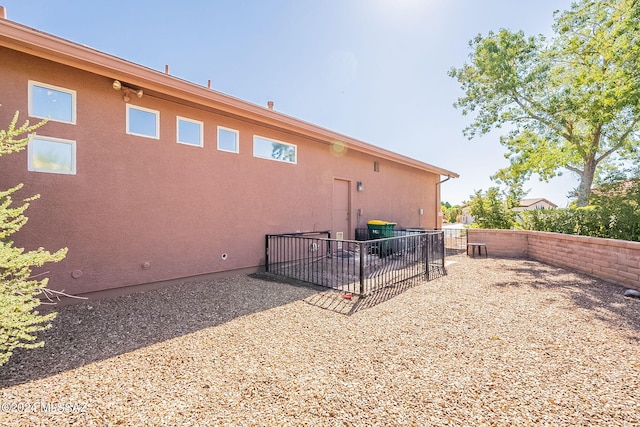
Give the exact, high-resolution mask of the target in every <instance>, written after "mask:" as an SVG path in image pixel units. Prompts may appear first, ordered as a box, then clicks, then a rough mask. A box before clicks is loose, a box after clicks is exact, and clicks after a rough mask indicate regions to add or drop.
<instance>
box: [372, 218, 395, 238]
mask: <svg viewBox="0 0 640 427" xmlns="http://www.w3.org/2000/svg"><path fill="white" fill-rule="evenodd" d="M395 226H396V223H395V222H387V221H380V220H378V219H372V220H371V221H369V222H368V223H367V228H368V229H369V238H370V239H384V238H385V237H393V228H394V227H395Z"/></svg>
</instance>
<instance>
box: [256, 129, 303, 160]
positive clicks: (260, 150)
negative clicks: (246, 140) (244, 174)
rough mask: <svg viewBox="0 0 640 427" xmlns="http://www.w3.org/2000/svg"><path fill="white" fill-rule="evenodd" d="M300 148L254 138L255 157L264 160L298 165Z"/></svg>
mask: <svg viewBox="0 0 640 427" xmlns="http://www.w3.org/2000/svg"><path fill="white" fill-rule="evenodd" d="M297 149H298V147H297V146H295V145H293V144H288V143H286V142H280V141H276V140H274V139H269V138H264V137H262V136H257V135H254V136H253V156H254V157H260V158H263V159H270V160H277V161H280V162H286V163H294V164H295V163H297V161H298V159H297V154H298V153H297Z"/></svg>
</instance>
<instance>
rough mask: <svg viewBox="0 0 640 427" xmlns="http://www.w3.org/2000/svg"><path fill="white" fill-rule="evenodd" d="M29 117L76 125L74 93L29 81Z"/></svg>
mask: <svg viewBox="0 0 640 427" xmlns="http://www.w3.org/2000/svg"><path fill="white" fill-rule="evenodd" d="M29 115H30V116H31V117H38V118H41V119H49V120H52V121H55V122H62V123H69V124H75V123H76V91H75V90H70V89H65V88H61V87H57V86H52V85H48V84H44V83H38V82H34V81H31V80H29Z"/></svg>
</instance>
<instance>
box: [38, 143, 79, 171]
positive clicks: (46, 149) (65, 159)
mask: <svg viewBox="0 0 640 427" xmlns="http://www.w3.org/2000/svg"><path fill="white" fill-rule="evenodd" d="M27 152H28V165H27V169H28V170H29V171H32V172H48V173H60V174H67V175H75V174H76V142H75V141H71V140H68V139H60V138H51V137H48V136H40V135H33V136H31V137H30V138H29V145H28V148H27Z"/></svg>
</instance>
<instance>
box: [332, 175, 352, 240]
mask: <svg viewBox="0 0 640 427" xmlns="http://www.w3.org/2000/svg"><path fill="white" fill-rule="evenodd" d="M350 200H351V182H350V181H345V180H344V179H334V180H333V228H332V229H331V232H332V233H331V237H333V238H334V239H338V238H340V237H339V236H340V234H339V233H342V238H343V239H346V240H348V239H351V210H350V208H351V203H350Z"/></svg>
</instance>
